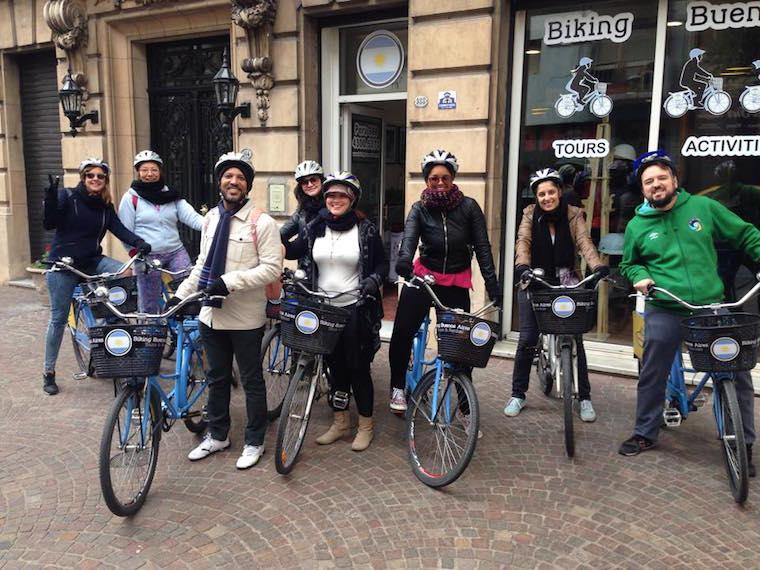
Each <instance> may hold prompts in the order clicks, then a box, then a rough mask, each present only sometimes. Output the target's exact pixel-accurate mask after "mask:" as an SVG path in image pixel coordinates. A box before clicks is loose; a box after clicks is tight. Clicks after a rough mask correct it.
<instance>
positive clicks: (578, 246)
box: [515, 204, 602, 270]
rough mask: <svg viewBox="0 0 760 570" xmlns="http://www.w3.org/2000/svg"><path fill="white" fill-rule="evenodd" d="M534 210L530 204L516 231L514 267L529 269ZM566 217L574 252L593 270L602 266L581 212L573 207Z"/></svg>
mask: <svg viewBox="0 0 760 570" xmlns="http://www.w3.org/2000/svg"><path fill="white" fill-rule="evenodd" d="M535 209H536V205H535V204H531V205H530V206H528V207H527V208H525V209H524V210H523V217H522V221H521V222H520V227H519V228H518V229H517V243H516V244H515V265H516V266H517V265H527V266H528V267H531V246H532V240H533V238H532V236H533V231H532V230H533V211H534V210H535ZM567 217H568V219H569V221H570V235H571V236H573V241H574V242H575V250H576V251H577V252H578V253H580V254H581V255H582V256H583V258H584V259H585V260H586V263H588V266H589V267H590V268H591V269H592V270H593V269H596V268H597V267H599V266H600V265H602V260H601V258H600V257H599V253H598V252H597V251H596V247H594V242H592V241H591V238H590V237H589V235H588V233H587V232H586V220H585V218H584V217H583V210H581V209H580V208H576V207H575V206H568V207H567Z"/></svg>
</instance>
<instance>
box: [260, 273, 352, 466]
mask: <svg viewBox="0 0 760 570" xmlns="http://www.w3.org/2000/svg"><path fill="white" fill-rule="evenodd" d="M305 278H306V274H305V273H304V272H303V271H302V270H300V269H299V270H297V271H295V272H292V271H290V270H287V269H286V270H285V271H284V272H283V280H282V282H283V289H284V290H285V292H286V293H285V298H284V299H283V300H282V303H281V307H280V318H281V323H280V325H281V329H280V335H281V338H282V342H283V344H284V345H285V346H286V347H289V348H290V349H291V350H293V351H298V353H299V354H298V362H297V363H296V365H295V367H293V366H290V381H289V383H288V390H287V392H286V394H285V399H284V400H283V402H282V412H281V413H280V420H279V423H278V424H277V441H276V444H275V453H274V464H275V468H276V469H277V472H278V473H279V474H281V475H287V474H288V473H290V472H291V471H292V470H293V467H294V466H295V463H296V460H297V459H298V454H299V453H300V451H301V447H302V446H303V442H304V440H305V439H306V430H307V428H308V427H309V419H310V418H311V409H312V406H313V404H314V402H315V401H316V400H318V399H319V398H321V397H322V396H325V395H328V397H329V392H330V386H329V376H328V371H327V366H326V365H325V362H324V357H325V356H326V355H329V354H330V353H331V352H332V351H333V350H334V349H335V346H336V345H337V343H338V340H339V339H340V335H341V333H342V331H343V329H344V328H345V327H346V323H348V320H349V318H350V312H349V310H347V309H345V308H343V307H335V306H332V305H330V304H329V302H330V301H331V300H332V299H335V298H337V297H339V296H342V295H345V294H356V293H357V290H353V291H348V292H341V293H334V294H329V293H326V292H321V291H312V290H311V289H309V288H308V287H306V285H304V283H303V281H304V280H305ZM338 398H341V399H343V400H344V402H343V403H344V404H348V398H349V394H347V393H341V392H338V393H336V394H335V395H334V396H333V401H335V400H336V399H338Z"/></svg>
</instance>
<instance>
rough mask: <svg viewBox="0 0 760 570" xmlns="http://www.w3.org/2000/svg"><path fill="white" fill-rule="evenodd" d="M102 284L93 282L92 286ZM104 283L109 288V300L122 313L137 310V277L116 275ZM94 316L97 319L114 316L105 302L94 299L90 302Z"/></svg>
mask: <svg viewBox="0 0 760 570" xmlns="http://www.w3.org/2000/svg"><path fill="white" fill-rule="evenodd" d="M99 285H101V283H91V284H90V288H91V289H92V288H94V287H97V286H99ZM102 285H104V286H106V287H107V288H108V300H109V301H110V302H111V304H112V305H113V306H114V307H116V308H117V309H119V310H120V311H121V312H122V313H134V312H135V311H136V310H137V277H135V276H134V275H131V276H129V277H116V278H113V279H106V280H105V281H104V282H102ZM90 309H91V310H92V316H93V317H95V318H96V319H105V318H106V317H112V316H113V313H111V311H110V310H108V307H106V306H105V305H103V303H101V302H98V301H96V300H92V302H91V303H90Z"/></svg>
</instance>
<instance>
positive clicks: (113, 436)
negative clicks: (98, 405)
mask: <svg viewBox="0 0 760 570" xmlns="http://www.w3.org/2000/svg"><path fill="white" fill-rule="evenodd" d="M146 381H147V380H146ZM148 413H149V417H148V418H147V422H146V421H143V420H144V414H145V406H144V405H143V394H142V390H141V389H140V388H132V387H126V388H124V389H123V390H121V391H119V393H118V395H117V396H116V399H115V400H114V402H113V405H112V406H111V411H110V412H109V414H108V418H107V419H106V424H105V426H104V428H103V436H102V438H101V440H100V461H99V470H100V489H101V492H102V493H103V499H105V502H106V505H107V506H108V508H109V510H110V511H111V512H112V513H113V514H115V515H116V516H119V517H128V516H131V515H133V514H135V513H136V512H137V511H139V510H140V508H141V507H142V506H143V503H145V499H146V497H147V496H148V491H149V490H150V485H151V483H152V482H153V475H154V474H155V472H156V464H157V463H158V448H159V445H160V444H161V404H160V402H159V399H158V396H157V395H156V394H153V395H152V397H151V403H150V406H148Z"/></svg>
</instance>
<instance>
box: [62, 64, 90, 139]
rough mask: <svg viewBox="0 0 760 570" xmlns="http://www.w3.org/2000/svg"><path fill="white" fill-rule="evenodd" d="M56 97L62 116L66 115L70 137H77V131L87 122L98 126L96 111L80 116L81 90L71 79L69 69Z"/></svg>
mask: <svg viewBox="0 0 760 570" xmlns="http://www.w3.org/2000/svg"><path fill="white" fill-rule="evenodd" d="M58 97H59V98H60V99H61V107H63V114H64V115H66V118H67V119H68V120H69V124H70V125H71V131H69V133H70V134H71V136H72V137H75V136H77V129H78V128H79V127H81V126H82V125H84V124H85V123H86V122H87V121H91V122H92V124H93V125H97V124H98V112H97V111H90V112H89V113H87V114H86V115H82V98H83V93H82V88H81V87H80V86H79V85H78V84H77V82H76V81H74V79H73V78H72V77H71V69H70V68H69V70H68V72H67V73H66V76H65V77H64V78H63V87H61V90H60V91H59V92H58Z"/></svg>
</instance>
